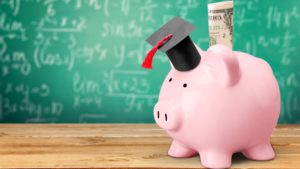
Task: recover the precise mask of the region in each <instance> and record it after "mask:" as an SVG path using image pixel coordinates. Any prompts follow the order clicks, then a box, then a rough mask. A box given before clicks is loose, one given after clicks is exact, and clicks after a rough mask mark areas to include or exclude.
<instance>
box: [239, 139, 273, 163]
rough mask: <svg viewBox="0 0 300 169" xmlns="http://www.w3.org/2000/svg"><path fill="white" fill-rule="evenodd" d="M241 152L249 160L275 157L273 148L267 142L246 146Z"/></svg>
mask: <svg viewBox="0 0 300 169" xmlns="http://www.w3.org/2000/svg"><path fill="white" fill-rule="evenodd" d="M242 153H243V154H244V156H246V157H247V158H248V159H251V160H271V159H273V158H274V157H275V153H274V150H273V148H272V145H271V144H270V143H269V142H268V143H264V144H260V145H257V146H254V147H252V148H248V149H246V150H244V151H242Z"/></svg>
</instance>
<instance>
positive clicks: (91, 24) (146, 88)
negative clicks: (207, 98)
mask: <svg viewBox="0 0 300 169" xmlns="http://www.w3.org/2000/svg"><path fill="white" fill-rule="evenodd" d="M0 5H1V6H0V9H1V11H0V64H1V66H0V77H1V80H0V90H1V93H0V122H3V123H11V122H18V123H19V122H21V123H129V122H135V123H140V122H143V123H149V122H153V115H152V110H153V106H154V104H155V102H156V101H157V97H158V93H159V89H160V85H161V83H162V81H163V79H164V77H165V75H166V73H167V72H168V70H169V68H170V65H169V63H168V59H167V57H166V56H165V55H164V54H163V53H159V54H158V55H157V56H156V59H155V61H154V63H153V65H154V67H155V69H154V70H153V71H147V70H144V69H142V68H141V66H140V65H141V63H142V60H143V58H144V56H145V54H146V53H147V51H148V50H149V49H150V48H151V46H150V45H148V44H147V43H146V42H145V39H146V38H147V37H148V36H149V35H151V34H152V33H153V32H154V31H155V30H157V29H158V28H160V27H161V25H163V24H164V23H166V22H167V21H169V20H170V19H171V18H173V17H174V16H180V17H182V18H185V19H187V20H188V21H189V22H191V23H193V24H194V25H195V26H196V27H197V30H195V31H194V32H193V33H192V35H191V37H192V39H193V41H194V42H195V43H197V44H199V45H200V46H201V47H203V48H204V49H206V48H207V47H208V28H207V7H206V6H207V3H206V1H204V0H200V1H199V0H176V1H174V0H164V1H162V0H115V1H113V0H60V1H44V0H1V1H0Z"/></svg>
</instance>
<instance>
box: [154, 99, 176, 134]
mask: <svg viewBox="0 0 300 169" xmlns="http://www.w3.org/2000/svg"><path fill="white" fill-rule="evenodd" d="M153 113H154V119H155V121H156V123H157V124H158V126H159V127H161V128H163V129H166V130H176V129H178V128H179V126H180V117H179V116H180V113H179V108H178V106H176V105H172V104H171V103H170V102H168V101H159V102H158V103H157V104H156V105H155V107H154V112H153ZM181 120H182V119H181Z"/></svg>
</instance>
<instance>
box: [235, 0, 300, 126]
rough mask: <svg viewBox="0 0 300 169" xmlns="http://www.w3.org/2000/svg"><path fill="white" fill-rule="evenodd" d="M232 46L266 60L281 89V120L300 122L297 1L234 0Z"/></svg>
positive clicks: (299, 12) (299, 10)
mask: <svg viewBox="0 0 300 169" xmlns="http://www.w3.org/2000/svg"><path fill="white" fill-rule="evenodd" d="M234 2H235V3H234V32H233V37H234V39H233V40H234V45H233V47H234V49H235V50H240V51H244V52H247V53H250V54H252V55H254V56H257V57H261V58H263V59H265V60H266V61H268V62H269V63H270V64H271V66H272V68H273V71H274V73H275V75H276V78H277V80H278V82H279V86H280V91H281V114H280V119H279V122H280V123H300V31H299V30H300V1H298V0H287V1H281V0H264V1H259V0H251V1H242V0H236V1H234Z"/></svg>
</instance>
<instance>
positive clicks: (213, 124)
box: [142, 17, 280, 168]
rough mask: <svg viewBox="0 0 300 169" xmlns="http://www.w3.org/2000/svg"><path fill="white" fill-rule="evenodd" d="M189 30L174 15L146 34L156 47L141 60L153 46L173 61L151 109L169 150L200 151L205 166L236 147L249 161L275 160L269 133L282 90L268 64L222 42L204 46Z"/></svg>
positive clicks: (225, 159)
mask: <svg viewBox="0 0 300 169" xmlns="http://www.w3.org/2000/svg"><path fill="white" fill-rule="evenodd" d="M191 30H193V27H192V26H191V25H190V24H189V23H188V22H186V21H184V20H183V19H181V18H179V17H175V18H174V19H173V20H171V21H170V22H168V23H167V24H166V25H165V26H164V27H162V28H161V29H160V30H159V31H157V32H156V33H154V34H153V35H152V36H151V37H149V38H148V39H147V41H148V42H149V43H150V44H152V45H153V46H154V48H153V49H152V50H151V51H150V52H149V53H148V55H147V57H146V59H145V61H144V63H143V65H142V66H143V67H145V68H151V67H152V58H153V56H154V54H155V52H156V50H157V49H160V50H161V51H163V52H166V54H167V55H168V57H169V59H170V61H171V67H172V68H171V70H170V72H169V74H168V75H167V77H166V79H165V80H164V82H163V85H162V87H161V91H160V95H159V99H158V102H157V104H156V105H155V107H154V111H153V113H154V118H155V121H156V123H157V124H158V125H159V126H160V127H161V128H163V129H164V130H166V132H167V133H168V135H169V136H170V137H172V139H173V141H172V144H171V147H170V149H169V151H168V154H169V155H170V156H172V157H190V156H194V155H197V154H199V155H200V157H201V163H202V165H203V166H205V167H208V168H227V167H230V166H231V158H232V154H233V153H236V152H241V153H242V154H243V155H244V156H246V157H247V158H248V159H252V160H270V159H273V158H274V157H275V153H274V151H273V148H272V146H271V144H270V138H271V134H272V131H273V129H274V128H275V127H276V124H277V121H278V117H279V113H280V92H279V87H278V83H277V81H276V78H275V77H274V75H273V72H272V69H271V67H270V66H269V64H268V63H267V62H265V61H264V60H262V59H260V58H256V57H254V56H251V55H248V54H246V53H242V52H235V51H232V50H231V49H230V48H227V47H226V46H223V45H214V46H212V47H210V48H209V49H208V50H207V51H202V50H201V49H199V48H198V47H197V45H196V44H194V43H193V42H192V41H191V39H190V37H189V36H188V34H189V33H190V31H191ZM162 37H163V38H162Z"/></svg>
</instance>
